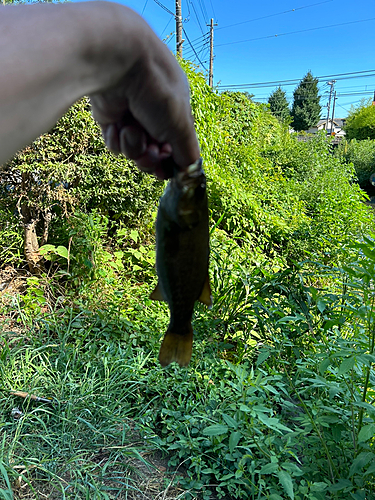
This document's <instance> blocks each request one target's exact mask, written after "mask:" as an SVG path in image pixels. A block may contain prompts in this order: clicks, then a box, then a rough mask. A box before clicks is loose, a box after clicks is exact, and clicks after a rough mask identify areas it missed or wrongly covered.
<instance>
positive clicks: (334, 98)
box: [331, 90, 337, 135]
mask: <svg viewBox="0 0 375 500" xmlns="http://www.w3.org/2000/svg"><path fill="white" fill-rule="evenodd" d="M336 99H337V97H336V90H335V95H334V97H333V109H332V122H331V123H332V125H331V135H332V134H333V130H334V125H333V120H334V118H335V104H336Z"/></svg>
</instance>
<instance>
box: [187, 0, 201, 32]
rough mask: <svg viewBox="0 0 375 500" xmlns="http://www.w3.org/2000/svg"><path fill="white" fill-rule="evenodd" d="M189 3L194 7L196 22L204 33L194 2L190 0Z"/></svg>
mask: <svg viewBox="0 0 375 500" xmlns="http://www.w3.org/2000/svg"><path fill="white" fill-rule="evenodd" d="M189 2H190V3H191V6H192V7H193V11H194V14H195V17H196V20H197V22H198V26H199V28H200V30H201V32H202V33H203V29H202V25H201V22H200V21H199V17H198V14H197V11H196V10H195V5H194V3H193V0H189Z"/></svg>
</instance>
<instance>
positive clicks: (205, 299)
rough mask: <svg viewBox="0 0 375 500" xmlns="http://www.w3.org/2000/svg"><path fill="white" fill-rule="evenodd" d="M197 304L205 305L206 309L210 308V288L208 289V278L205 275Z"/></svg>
mask: <svg viewBox="0 0 375 500" xmlns="http://www.w3.org/2000/svg"><path fill="white" fill-rule="evenodd" d="M198 300H199V302H202V303H203V304H206V306H208V307H210V308H211V307H212V295H211V287H210V278H209V276H208V274H207V278H206V281H205V282H204V285H203V290H202V293H201V294H200V297H199V299H198Z"/></svg>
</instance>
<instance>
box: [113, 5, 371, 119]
mask: <svg viewBox="0 0 375 500" xmlns="http://www.w3.org/2000/svg"><path fill="white" fill-rule="evenodd" d="M181 2H182V15H183V18H184V29H185V31H186V33H187V36H188V38H189V40H190V41H191V42H192V45H193V46H194V48H195V51H196V53H197V55H198V56H199V59H200V61H201V62H202V63H203V65H204V66H205V67H206V68H208V66H209V62H208V59H209V55H208V49H209V45H208V41H206V40H207V36H206V37H204V34H206V33H207V31H208V28H207V26H206V24H208V23H209V22H210V19H211V18H213V19H214V21H215V23H217V24H218V26H217V27H216V28H215V32H214V54H215V60H214V85H219V86H218V89H219V90H220V89H224V88H225V87H226V86H228V85H244V84H259V83H261V82H275V81H278V82H279V81H282V80H297V81H298V80H300V79H302V78H303V76H304V75H305V74H306V73H307V71H309V70H311V71H312V73H313V75H314V76H317V77H320V76H322V77H323V76H324V77H325V78H321V79H320V80H319V81H320V88H321V95H322V99H321V104H322V106H323V109H322V117H324V115H325V114H326V112H327V111H326V107H325V105H326V104H327V101H328V92H329V86H328V85H327V82H328V81H331V80H332V79H334V77H332V78H330V75H337V74H342V73H350V74H348V75H342V76H340V77H336V78H335V79H336V80H337V82H336V84H335V90H336V91H337V101H336V111H335V116H337V117H345V116H346V115H347V111H348V110H349V109H350V106H351V104H352V103H354V105H356V104H357V103H358V102H359V101H360V100H361V99H362V98H364V97H366V98H369V97H372V95H373V92H374V90H375V9H374V7H375V2H374V0H362V1H357V2H355V1H353V0H278V1H276V0H269V1H268V2H251V1H249V0H247V1H246V0H181ZM121 3H124V4H126V5H128V6H129V7H131V8H133V9H134V10H136V11H137V12H139V13H141V14H142V13H143V17H144V18H145V19H146V20H147V21H148V22H149V24H150V25H151V26H152V27H153V29H154V30H155V32H156V33H157V34H158V35H159V37H161V38H162V39H166V38H167V40H166V42H167V43H168V46H169V47H170V48H171V50H173V51H175V43H176V39H175V34H174V33H175V21H174V18H173V16H172V15H171V14H170V13H168V12H167V10H169V11H171V12H173V11H174V9H175V0H126V1H123V2H121ZM163 7H165V8H163ZM293 9H294V10H293ZM247 21H249V22H247ZM357 21H361V22H357ZM239 23H242V24H239ZM233 24H234V25H235V26H230V25H233ZM326 26H330V27H326ZM320 27H326V28H322V29H316V28H320ZM303 30H308V31H303ZM291 32H297V33H293V34H289V33H291ZM276 34H277V35H278V36H277V37H276V36H275V35H276ZM184 38H186V37H185V36H184ZM243 40H250V41H243ZM234 42H240V43H234ZM184 57H186V58H189V59H191V60H195V62H197V59H196V57H195V54H194V52H193V50H192V48H191V46H190V45H189V43H188V42H187V41H185V42H184ZM200 69H201V70H202V71H203V72H204V73H205V74H207V72H206V71H205V70H204V69H202V68H200ZM371 70H373V71H371ZM364 71H367V74H366V73H360V72H364ZM356 72H358V73H357V74H353V73H356ZM364 75H366V76H364ZM290 83H291V84H290V85H286V84H281V86H282V88H283V89H284V90H285V91H286V92H287V97H288V98H289V99H290V100H292V95H293V90H294V88H295V87H296V83H295V82H290ZM276 86H277V85H276V84H270V86H267V87H265V86H263V87H262V86H259V85H256V86H254V85H253V86H248V87H245V86H244V87H241V89H242V90H247V91H248V92H250V93H252V94H254V95H255V97H254V99H255V100H259V101H262V102H266V101H267V98H268V96H269V94H270V93H271V92H272V91H273V90H274V89H275V88H276ZM232 88H233V89H234V88H235V87H232ZM348 94H349V95H348Z"/></svg>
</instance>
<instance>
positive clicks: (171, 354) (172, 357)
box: [159, 325, 193, 366]
mask: <svg viewBox="0 0 375 500" xmlns="http://www.w3.org/2000/svg"><path fill="white" fill-rule="evenodd" d="M192 350H193V328H192V326H191V325H190V327H189V331H188V332H187V333H185V334H184V335H181V334H179V333H173V332H171V331H170V330H167V333H166V334H165V337H164V340H163V343H162V345H161V347H160V351H159V361H160V364H161V366H168V365H169V364H170V363H172V362H173V361H176V362H177V363H178V364H179V365H180V366H187V365H188V364H189V363H190V359H191V353H192Z"/></svg>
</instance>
